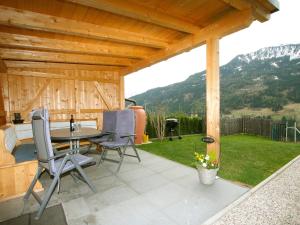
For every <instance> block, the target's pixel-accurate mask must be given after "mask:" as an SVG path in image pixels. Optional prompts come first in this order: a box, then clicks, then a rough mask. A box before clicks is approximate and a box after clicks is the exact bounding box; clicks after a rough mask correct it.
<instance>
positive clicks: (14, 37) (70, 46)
mask: <svg viewBox="0 0 300 225" xmlns="http://www.w3.org/2000/svg"><path fill="white" fill-rule="evenodd" d="M0 45H2V46H4V47H13V48H16V47H17V48H29V49H36V50H46V51H54V52H69V53H81V54H82V53H84V54H99V55H108V56H120V57H126V58H146V57H147V56H148V55H151V54H153V53H154V52H156V51H157V50H151V49H149V48H145V47H140V48H136V47H135V48H133V47H131V46H127V45H121V44H114V45H105V44H95V43H87V42H76V41H65V40H59V39H52V38H41V37H36V36H30V35H20V34H12V33H4V32H0Z"/></svg>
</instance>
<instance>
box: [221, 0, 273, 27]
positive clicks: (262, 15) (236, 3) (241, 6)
mask: <svg viewBox="0 0 300 225" xmlns="http://www.w3.org/2000/svg"><path fill="white" fill-rule="evenodd" d="M222 1H223V2H225V3H227V4H229V5H230V6H232V7H233V8H235V9H237V10H246V9H251V10H252V12H253V15H254V17H255V18H256V19H257V20H258V21H260V22H265V21H267V20H269V19H270V12H269V11H268V10H267V9H266V8H265V7H264V6H263V5H262V4H261V3H260V2H258V1H255V0H252V1H247V0H222ZM275 7H276V6H275Z"/></svg>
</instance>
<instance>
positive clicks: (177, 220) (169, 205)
mask: <svg viewBox="0 0 300 225" xmlns="http://www.w3.org/2000/svg"><path fill="white" fill-rule="evenodd" d="M139 153H140V156H141V159H142V162H141V163H138V161H137V159H136V158H130V157H127V158H126V159H125V160H124V163H123V165H122V167H121V171H120V172H119V173H118V174H114V171H115V170H116V166H117V165H116V164H114V163H111V162H108V161H105V162H104V163H103V164H102V165H101V166H100V167H97V166H91V167H88V168H85V171H86V172H87V174H88V176H90V177H91V178H92V180H93V182H94V184H95V186H96V187H97V193H93V192H92V191H91V190H90V189H89V188H88V187H87V186H86V185H85V184H84V183H82V182H79V183H74V181H73V179H72V177H71V176H65V177H63V178H62V185H61V193H60V194H59V195H58V194H57V193H55V194H54V195H53V197H52V199H51V202H50V204H49V205H54V204H58V203H62V205H63V208H64V210H65V214H66V217H67V222H68V224H69V225H75V224H80V225H82V224H90V225H94V224H95V225H96V224H97V225H114V224H116V225H127V224H128V225H135V224H138V225H144V224H147V225H185V224H186V225H193V224H195V225H196V224H197V225H199V224H201V223H202V222H204V221H205V220H206V219H208V218H209V217H211V216H212V215H214V214H215V213H217V212H218V211H220V210H221V209H223V208H224V207H225V206H227V205H228V204H230V203H231V202H233V201H234V200H236V199H237V198H238V197H239V196H241V195H242V194H243V193H245V192H247V191H248V189H247V188H244V187H240V186H238V185H236V184H233V183H231V182H228V181H225V180H223V179H218V180H217V181H216V183H215V184H214V185H212V186H204V185H201V184H200V183H199V180H198V177H197V172H196V170H195V169H192V168H189V167H186V166H183V165H181V164H178V163H175V162H173V161H170V160H167V159H164V158H161V157H158V156H155V155H152V154H150V153H147V152H145V151H139ZM43 185H44V186H45V187H46V189H47V186H48V185H49V179H48V178H47V176H43ZM22 209H23V203H22V200H21V198H20V199H15V200H10V201H6V202H3V203H0V221H3V220H5V219H8V218H12V217H16V216H19V215H20V214H21V213H22ZM36 209H37V204H36V202H35V201H34V199H33V198H31V199H30V201H29V204H27V205H26V206H25V209H24V211H23V213H26V212H29V211H34V210H36Z"/></svg>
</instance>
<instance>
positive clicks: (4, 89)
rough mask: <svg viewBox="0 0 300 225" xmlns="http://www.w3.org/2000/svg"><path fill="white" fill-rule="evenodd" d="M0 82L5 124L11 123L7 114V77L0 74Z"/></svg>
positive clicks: (8, 109)
mask: <svg viewBox="0 0 300 225" xmlns="http://www.w3.org/2000/svg"><path fill="white" fill-rule="evenodd" d="M0 82H1V84H2V93H1V94H2V99H3V103H4V111H6V123H9V122H10V121H11V119H10V116H9V112H10V108H9V88H8V75H7V74H6V73H2V74H1V73H0Z"/></svg>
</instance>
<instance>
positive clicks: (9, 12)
mask: <svg viewBox="0 0 300 225" xmlns="http://www.w3.org/2000/svg"><path fill="white" fill-rule="evenodd" d="M277 10H278V3H277V2H276V1H274V0H163V1H162V0H1V2H0V72H1V71H3V70H6V68H8V70H16V69H22V68H24V69H26V68H36V69H62V68H63V69H78V70H80V69H82V70H98V71H99V70H100V71H118V72H119V74H120V75H127V74H129V73H131V72H134V71H137V70H139V69H141V68H145V67H147V66H150V65H152V64H154V63H157V62H159V61H162V60H166V59H168V58H170V57H172V56H174V55H177V54H180V53H182V52H184V51H188V50H190V49H192V48H195V47H197V46H200V45H202V44H204V43H205V41H206V40H207V38H209V37H212V36H214V37H220V38H221V37H223V36H225V35H228V34H230V33H232V32H236V31H238V30H240V29H243V28H245V27H247V26H249V25H250V24H251V22H253V21H254V20H259V21H261V22H264V21H267V20H268V19H269V17H270V14H271V13H273V12H275V11H277Z"/></svg>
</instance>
